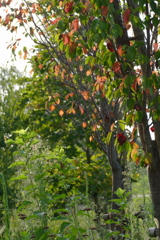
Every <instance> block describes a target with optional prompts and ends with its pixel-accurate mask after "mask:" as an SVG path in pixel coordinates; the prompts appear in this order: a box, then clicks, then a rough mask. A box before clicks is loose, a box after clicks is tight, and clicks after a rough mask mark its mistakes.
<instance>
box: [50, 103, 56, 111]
mask: <svg viewBox="0 0 160 240" xmlns="http://www.w3.org/2000/svg"><path fill="white" fill-rule="evenodd" d="M55 109H56V107H55V106H54V104H52V105H51V106H50V108H49V110H50V111H51V112H52V111H54V110H55Z"/></svg>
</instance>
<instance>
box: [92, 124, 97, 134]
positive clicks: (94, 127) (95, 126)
mask: <svg viewBox="0 0 160 240" xmlns="http://www.w3.org/2000/svg"><path fill="white" fill-rule="evenodd" d="M92 130H93V132H95V131H96V130H97V124H94V125H93V127H92Z"/></svg>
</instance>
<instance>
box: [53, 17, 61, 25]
mask: <svg viewBox="0 0 160 240" xmlns="http://www.w3.org/2000/svg"><path fill="white" fill-rule="evenodd" d="M60 19H61V17H59V18H57V19H55V20H54V21H51V24H52V25H55V24H56V23H57V22H59V20H60Z"/></svg>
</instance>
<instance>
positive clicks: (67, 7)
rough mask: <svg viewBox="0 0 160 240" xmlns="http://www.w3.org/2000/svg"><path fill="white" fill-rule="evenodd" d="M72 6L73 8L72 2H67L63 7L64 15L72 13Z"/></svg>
mask: <svg viewBox="0 0 160 240" xmlns="http://www.w3.org/2000/svg"><path fill="white" fill-rule="evenodd" d="M72 6H73V2H68V3H66V4H65V5H64V11H65V13H69V12H70V11H72Z"/></svg>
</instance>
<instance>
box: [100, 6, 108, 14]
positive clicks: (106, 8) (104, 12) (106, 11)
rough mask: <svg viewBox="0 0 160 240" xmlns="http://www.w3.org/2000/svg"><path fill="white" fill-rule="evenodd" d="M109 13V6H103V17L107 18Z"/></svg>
mask: <svg viewBox="0 0 160 240" xmlns="http://www.w3.org/2000/svg"><path fill="white" fill-rule="evenodd" d="M107 13H108V7H107V6H102V7H101V14H102V16H106V15H107Z"/></svg>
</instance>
